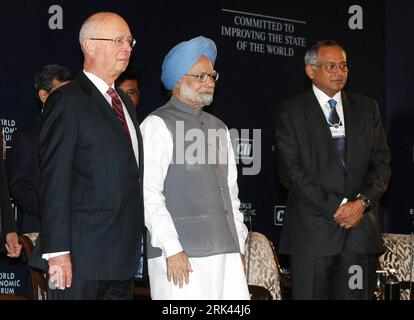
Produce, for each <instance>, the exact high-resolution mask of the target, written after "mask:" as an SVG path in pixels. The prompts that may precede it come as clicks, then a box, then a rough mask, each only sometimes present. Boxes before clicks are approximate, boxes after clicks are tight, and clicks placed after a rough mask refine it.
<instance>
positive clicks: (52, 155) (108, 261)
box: [39, 12, 144, 299]
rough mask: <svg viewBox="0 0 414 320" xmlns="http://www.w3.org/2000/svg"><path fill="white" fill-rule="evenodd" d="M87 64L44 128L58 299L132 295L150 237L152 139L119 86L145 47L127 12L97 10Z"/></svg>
mask: <svg viewBox="0 0 414 320" xmlns="http://www.w3.org/2000/svg"><path fill="white" fill-rule="evenodd" d="M79 41H80V44H81V48H82V52H83V54H84V70H83V72H81V73H80V74H79V75H78V77H77V78H76V79H74V80H73V81H72V82H71V83H70V84H68V85H66V86H64V87H62V88H61V89H60V90H57V91H56V92H54V93H52V94H51V95H50V96H49V98H48V100H47V102H46V105H45V109H44V112H43V115H42V126H41V131H40V142H39V151H40V166H41V169H40V175H41V178H40V196H41V205H40V208H41V235H40V237H41V241H40V246H41V253H42V257H43V258H44V259H47V260H48V263H49V277H50V281H49V283H50V285H51V287H52V288H53V286H56V287H57V289H58V290H49V292H48V294H49V298H51V299H131V298H132V292H133V280H132V279H133V275H134V273H135V271H136V270H137V266H138V260H139V255H140V252H139V251H140V250H139V248H140V245H139V244H140V241H141V238H142V235H143V229H144V222H143V204H142V179H141V177H142V172H143V165H142V164H143V162H142V156H143V152H142V149H141V147H142V143H141V134H140V131H139V127H138V122H137V120H136V116H135V112H134V110H133V106H132V105H131V101H130V99H129V98H128V97H127V96H126V95H125V94H123V93H122V92H121V91H117V90H115V88H114V81H115V80H116V78H117V77H118V76H119V75H120V74H121V73H122V72H123V71H124V70H125V68H126V67H127V65H128V62H129V58H130V55H131V51H132V47H133V46H134V45H135V40H134V39H133V37H132V35H131V32H130V30H129V27H128V25H127V23H126V22H125V20H124V19H123V18H122V17H120V16H119V15H117V14H114V13H109V12H101V13H96V14H94V15H92V16H90V17H89V18H88V19H87V20H86V21H85V22H84V23H83V25H82V27H81V30H80V35H79Z"/></svg>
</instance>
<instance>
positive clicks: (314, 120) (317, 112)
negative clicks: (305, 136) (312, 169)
mask: <svg viewBox="0 0 414 320" xmlns="http://www.w3.org/2000/svg"><path fill="white" fill-rule="evenodd" d="M306 105H307V107H308V110H306V111H305V112H306V116H307V119H308V121H309V124H310V126H311V127H312V134H314V135H316V136H317V140H318V141H320V142H321V146H324V147H325V148H326V150H327V151H328V152H329V153H330V154H333V155H334V156H336V157H337V158H338V162H340V159H339V155H338V152H337V150H336V148H335V145H334V143H333V141H332V135H331V131H330V130H329V126H328V124H327V122H326V118H325V115H324V113H323V111H322V109H321V106H320V105H319V101H318V99H317V98H316V96H315V94H314V93H313V91H312V89H311V90H309V91H308V93H307V103H306Z"/></svg>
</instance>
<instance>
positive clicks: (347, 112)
mask: <svg viewBox="0 0 414 320" xmlns="http://www.w3.org/2000/svg"><path fill="white" fill-rule="evenodd" d="M342 106H343V110H344V118H345V136H346V166H349V165H350V164H351V161H352V158H353V150H352V145H356V139H357V138H358V123H359V120H358V114H357V112H356V111H357V110H355V108H357V106H355V104H354V103H353V101H351V100H349V99H348V97H347V95H346V94H345V92H342Z"/></svg>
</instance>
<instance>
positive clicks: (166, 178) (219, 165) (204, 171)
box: [141, 36, 249, 300]
mask: <svg viewBox="0 0 414 320" xmlns="http://www.w3.org/2000/svg"><path fill="white" fill-rule="evenodd" d="M216 56H217V48H216V45H215V43H214V42H213V41H212V40H210V39H208V38H205V37H202V36H199V37H196V38H194V39H191V40H189V41H184V42H181V43H179V44H178V45H176V46H175V47H174V48H173V49H171V50H170V52H169V53H168V54H167V55H166V57H165V59H164V63H163V65H162V74H161V81H162V83H163V84H164V86H165V88H166V89H168V90H171V94H172V96H171V99H170V100H169V101H168V102H167V103H166V104H165V105H164V106H162V107H160V108H159V109H157V110H156V111H154V112H153V113H152V114H151V115H149V116H148V117H147V118H146V119H145V120H144V122H143V123H142V125H141V131H142V135H143V141H144V167H145V170H144V203H145V220H146V222H145V224H146V226H147V228H148V230H149V234H148V273H149V277H150V286H151V297H152V299H180V300H183V299H206V300H207V299H208V300H210V299H229V300H231V299H249V292H248V287H247V283H246V278H245V274H244V268H243V262H242V261H243V259H242V255H241V252H244V243H245V240H246V237H247V228H246V226H245V225H244V223H243V214H242V213H241V212H240V210H239V206H240V201H239V199H238V187H237V168H236V164H235V160H234V153H233V150H232V146H231V142H230V135H229V132H228V129H227V127H226V126H225V124H224V123H223V122H222V121H221V120H219V119H218V118H216V117H215V116H213V115H211V114H209V113H207V112H204V111H203V109H202V108H203V107H204V106H207V105H209V104H211V102H212V101H213V93H214V88H215V84H216V81H217V80H218V73H217V71H215V70H214V69H213V66H214V62H215V60H216Z"/></svg>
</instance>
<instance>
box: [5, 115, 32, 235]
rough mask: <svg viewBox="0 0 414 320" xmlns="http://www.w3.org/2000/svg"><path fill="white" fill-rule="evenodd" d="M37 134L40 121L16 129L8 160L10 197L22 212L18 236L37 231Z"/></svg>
mask: <svg viewBox="0 0 414 320" xmlns="http://www.w3.org/2000/svg"><path fill="white" fill-rule="evenodd" d="M39 132H40V119H38V120H37V121H35V122H33V123H31V124H29V125H27V126H25V127H23V128H21V129H19V130H17V132H16V133H14V134H13V139H12V143H11V144H12V148H11V150H10V155H9V158H8V160H7V169H8V170H7V173H8V178H9V188H10V195H11V196H12V198H13V201H14V203H15V204H16V205H17V207H18V208H19V209H20V210H22V211H23V214H22V215H19V218H18V220H19V232H20V233H29V232H39V231H40V211H39V184H40V168H39V156H38V143H39Z"/></svg>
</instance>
